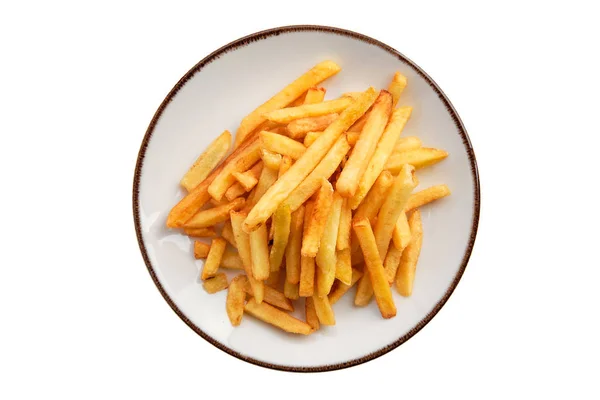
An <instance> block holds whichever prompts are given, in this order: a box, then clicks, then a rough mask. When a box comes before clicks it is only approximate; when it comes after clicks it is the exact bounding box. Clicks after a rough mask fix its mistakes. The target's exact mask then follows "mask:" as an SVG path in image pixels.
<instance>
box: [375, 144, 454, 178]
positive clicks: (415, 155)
mask: <svg viewBox="0 0 600 400" xmlns="http://www.w3.org/2000/svg"><path fill="white" fill-rule="evenodd" d="M446 157H448V153H447V152H446V151H444V150H440V149H431V148H428V147H421V148H418V149H415V150H410V151H405V152H402V153H394V154H392V155H391V156H390V158H389V159H388V161H387V163H386V164H385V169H387V170H389V171H390V172H391V173H393V174H397V173H398V171H400V168H402V166H403V165H404V164H410V165H412V166H413V167H415V168H417V169H418V168H424V167H428V166H430V165H433V164H437V163H438V162H440V161H442V160H443V159H444V158H446Z"/></svg>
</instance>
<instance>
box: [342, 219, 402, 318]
mask: <svg viewBox="0 0 600 400" xmlns="http://www.w3.org/2000/svg"><path fill="white" fill-rule="evenodd" d="M352 227H353V228H354V231H355V232H356V236H357V237H358V241H359V242H360V247H361V249H362V252H363V254H364V256H365V265H366V270H367V272H368V275H369V279H370V280H371V286H372V287H373V293H374V295H375V300H376V301H377V306H378V307H379V311H380V312H381V316H382V317H383V318H386V319H387V318H392V317H394V316H395V315H396V305H395V304H394V299H393V298H392V291H391V290H390V285H389V283H388V281H387V279H386V276H385V271H384V269H383V264H382V262H381V258H380V256H379V254H380V252H379V251H378V250H377V243H376V242H375V235H374V234H373V230H372V229H371V223H370V222H369V220H368V219H366V218H363V219H360V220H358V221H356V222H354V223H353V225H352Z"/></svg>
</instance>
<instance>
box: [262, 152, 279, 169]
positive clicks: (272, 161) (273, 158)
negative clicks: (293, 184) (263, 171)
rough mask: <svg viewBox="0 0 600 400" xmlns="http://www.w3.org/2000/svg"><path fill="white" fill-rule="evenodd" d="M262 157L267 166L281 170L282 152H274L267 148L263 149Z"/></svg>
mask: <svg viewBox="0 0 600 400" xmlns="http://www.w3.org/2000/svg"><path fill="white" fill-rule="evenodd" d="M260 158H261V159H262V161H263V164H264V165H265V167H267V168H269V169H272V170H275V171H278V170H279V165H281V154H277V153H273V152H272V151H269V150H267V149H261V151H260Z"/></svg>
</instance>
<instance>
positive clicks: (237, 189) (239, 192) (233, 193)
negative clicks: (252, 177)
mask: <svg viewBox="0 0 600 400" xmlns="http://www.w3.org/2000/svg"><path fill="white" fill-rule="evenodd" d="M245 194H246V189H244V187H243V186H242V184H241V183H239V182H236V183H234V184H233V185H231V186H230V187H229V189H227V190H226V191H225V198H226V199H227V200H228V201H233V200H234V199H237V198H238V197H240V196H243V195H245ZM213 200H214V199H213V198H212V197H211V200H210V201H211V202H212V201H213Z"/></svg>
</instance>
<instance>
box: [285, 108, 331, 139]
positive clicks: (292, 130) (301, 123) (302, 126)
mask: <svg viewBox="0 0 600 400" xmlns="http://www.w3.org/2000/svg"><path fill="white" fill-rule="evenodd" d="M338 117H339V114H337V113H333V114H326V115H321V116H319V117H308V118H300V119H297V120H295V121H292V122H290V123H289V124H288V125H287V131H288V133H289V136H290V137H291V138H292V139H296V140H299V139H302V138H304V137H305V136H306V134H307V133H308V132H311V131H322V130H324V129H325V128H327V127H328V126H329V125H331V123H332V122H333V121H335V120H336V119H338Z"/></svg>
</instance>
